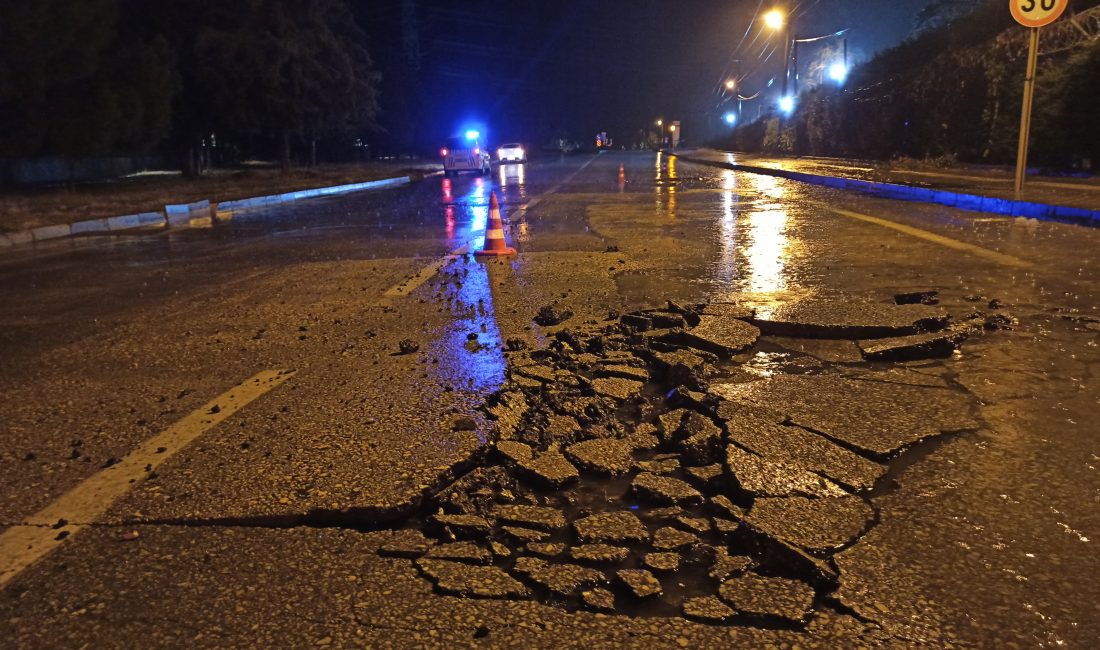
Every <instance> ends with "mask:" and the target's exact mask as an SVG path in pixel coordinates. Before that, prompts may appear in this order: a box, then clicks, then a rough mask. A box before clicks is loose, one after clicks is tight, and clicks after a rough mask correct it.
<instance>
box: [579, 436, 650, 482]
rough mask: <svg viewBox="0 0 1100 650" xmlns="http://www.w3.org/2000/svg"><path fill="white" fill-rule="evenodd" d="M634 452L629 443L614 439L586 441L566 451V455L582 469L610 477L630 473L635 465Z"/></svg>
mask: <svg viewBox="0 0 1100 650" xmlns="http://www.w3.org/2000/svg"><path fill="white" fill-rule="evenodd" d="M632 452H633V447H632V445H631V444H630V443H629V442H628V441H625V440H618V439H613V438H601V439H596V440H585V441H584V442H578V443H576V444H574V445H570V446H569V447H567V448H566V449H565V455H566V456H567V457H568V458H569V460H571V461H573V462H574V463H576V464H577V465H578V466H579V467H580V468H581V469H584V470H588V471H590V472H596V473H599V474H608V475H617V474H625V473H627V472H629V471H630V468H631V467H632V466H633V464H634V458H633V455H632Z"/></svg>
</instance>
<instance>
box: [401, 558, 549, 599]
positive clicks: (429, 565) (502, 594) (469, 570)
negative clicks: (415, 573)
mask: <svg viewBox="0 0 1100 650" xmlns="http://www.w3.org/2000/svg"><path fill="white" fill-rule="evenodd" d="M416 564H417V566H418V567H420V570H421V571H422V572H423V573H424V575H426V576H427V577H428V578H429V579H430V580H431V581H432V582H433V583H435V586H436V587H437V588H438V589H439V590H440V591H441V592H443V593H445V594H450V595H454V596H465V597H472V598H517V597H522V596H527V595H528V591H527V587H525V586H523V583H521V582H520V581H518V580H516V579H515V578H513V577H512V576H510V575H508V574H507V573H505V572H504V571H502V570H501V569H498V568H497V567H495V566H475V565H470V564H463V563H461V562H448V561H446V560H427V559H421V560H417V561H416Z"/></svg>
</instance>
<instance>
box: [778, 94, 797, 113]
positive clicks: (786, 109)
mask: <svg viewBox="0 0 1100 650" xmlns="http://www.w3.org/2000/svg"><path fill="white" fill-rule="evenodd" d="M779 110H781V111H783V114H784V115H790V114H791V113H793V112H794V97H791V96H790V95H783V96H782V97H781V98H779Z"/></svg>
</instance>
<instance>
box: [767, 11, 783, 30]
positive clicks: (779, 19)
mask: <svg viewBox="0 0 1100 650" xmlns="http://www.w3.org/2000/svg"><path fill="white" fill-rule="evenodd" d="M785 21H786V19H785V18H784V16H783V12H782V11H780V10H778V9H772V10H771V11H769V12H768V13H766V14H764V24H765V25H767V26H768V29H774V30H776V31H779V30H780V29H783V23H784V22H785Z"/></svg>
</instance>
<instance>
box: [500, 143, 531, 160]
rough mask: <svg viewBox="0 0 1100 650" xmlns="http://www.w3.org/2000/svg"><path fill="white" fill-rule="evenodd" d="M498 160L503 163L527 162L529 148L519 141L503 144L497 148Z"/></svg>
mask: <svg viewBox="0 0 1100 650" xmlns="http://www.w3.org/2000/svg"><path fill="white" fill-rule="evenodd" d="M497 160H499V161H500V162H502V163H525V162H527V150H526V149H524V148H523V145H522V144H519V143H518V142H512V143H509V144H502V145H500V148H499V149H497Z"/></svg>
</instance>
